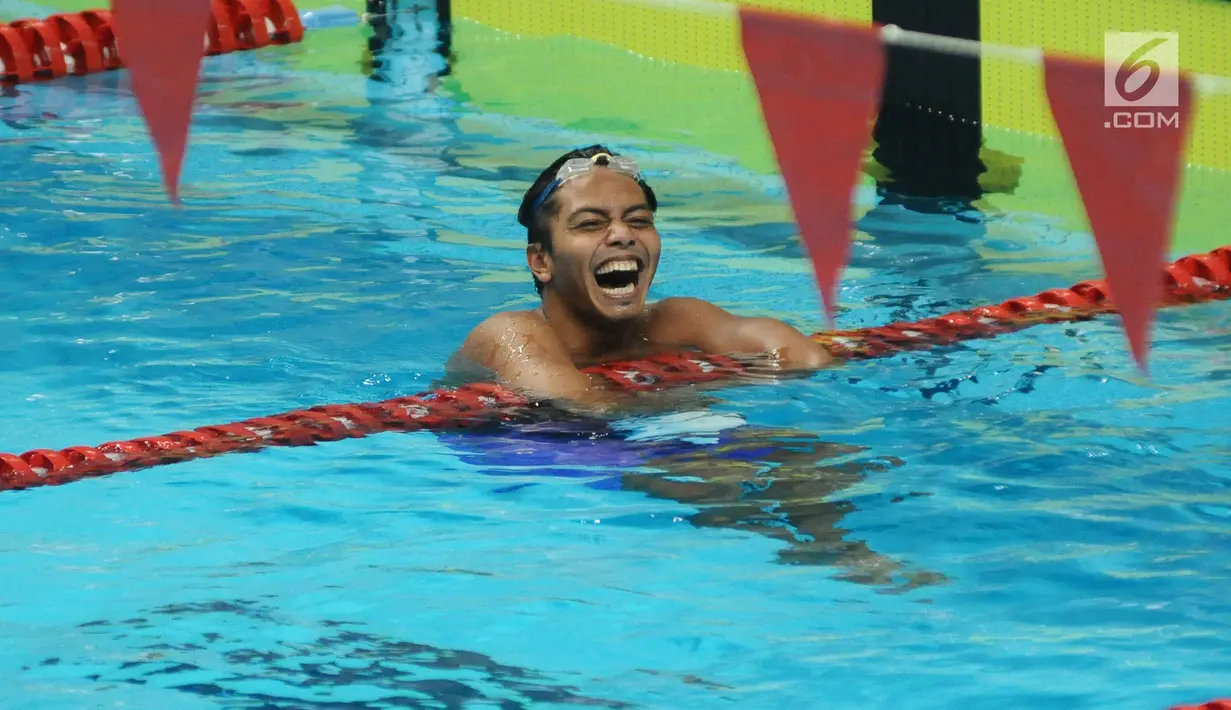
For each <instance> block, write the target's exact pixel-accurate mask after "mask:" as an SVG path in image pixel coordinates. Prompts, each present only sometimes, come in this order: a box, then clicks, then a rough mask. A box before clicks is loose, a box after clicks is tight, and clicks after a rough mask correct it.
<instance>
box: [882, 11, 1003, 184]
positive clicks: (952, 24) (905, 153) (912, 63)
mask: <svg viewBox="0 0 1231 710" xmlns="http://www.w3.org/2000/svg"><path fill="white" fill-rule="evenodd" d="M979 1H980V0H927V1H926V2H921V1H920V0H873V2H872V19H873V21H875V22H877V23H883V24H894V25H897V26H898V27H901V28H902V29H904V30H914V31H917V32H926V33H929V34H936V35H944V36H947V37H957V38H961V39H971V40H978V39H979ZM886 69H887V71H886V75H885V91H884V100H883V102H882V105H881V111H880V115H879V117H878V119H877V123H876V128H875V133H874V136H875V139H876V142H877V148H876V150H875V151H874V152H873V157H874V158H875V159H876V162H878V163H879V164H880V165H881V166H882V167H884V168H887V169H888V170H889V173H890V176H889V177H888V178H886V179H884V180H882V181H881V183H880V187H882V188H883V189H884V190H885V191H887V192H889V193H893V194H896V195H899V196H902V197H906V198H911V197H921V198H933V197H953V198H958V199H962V200H968V199H977V198H978V197H979V196H981V195H982V194H983V191H982V189H981V188H980V186H979V181H978V180H979V175H980V174H981V173H982V172H983V171H984V170H985V166H984V165H983V163H982V161H980V159H979V149H980V147H981V146H982V143H983V130H982V119H983V116H982V108H981V90H980V63H979V60H978V59H975V58H971V57H960V56H955V55H951V54H943V53H940V52H934V51H926V50H919V49H910V48H906V47H896V46H890V47H889V48H888V65H887V67H886Z"/></svg>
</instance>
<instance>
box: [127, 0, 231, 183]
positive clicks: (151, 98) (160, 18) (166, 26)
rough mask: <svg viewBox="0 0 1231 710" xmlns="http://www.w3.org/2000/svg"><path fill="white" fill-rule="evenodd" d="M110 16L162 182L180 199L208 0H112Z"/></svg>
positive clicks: (208, 13) (207, 21)
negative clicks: (157, 158) (146, 127)
mask: <svg viewBox="0 0 1231 710" xmlns="http://www.w3.org/2000/svg"><path fill="white" fill-rule="evenodd" d="M111 15H112V22H113V23H114V25H115V36H116V44H117V45H118V46H119V48H120V53H121V56H123V58H124V65H125V66H126V67H128V71H129V75H130V76H131V81H132V90H133V95H134V96H136V98H137V103H138V104H139V105H140V106H141V112H142V113H143V114H144V115H145V122H146V124H147V125H148V126H149V130H150V136H151V137H152V138H153V140H154V147H155V148H157V150H158V154H159V157H160V158H161V163H162V181H163V186H164V187H165V188H166V190H167V194H168V195H169V196H170V197H171V200H172V201H173V202H176V203H178V202H179V179H180V166H181V165H182V163H183V160H184V150H185V149H186V148H187V146H188V128H189V125H190V124H191V122H192V106H193V103H194V101H195V99H196V92H197V78H198V74H199V72H200V70H201V57H202V56H203V55H204V53H205V52H204V38H205V33H206V30H207V29H208V27H209V17H210V0H111Z"/></svg>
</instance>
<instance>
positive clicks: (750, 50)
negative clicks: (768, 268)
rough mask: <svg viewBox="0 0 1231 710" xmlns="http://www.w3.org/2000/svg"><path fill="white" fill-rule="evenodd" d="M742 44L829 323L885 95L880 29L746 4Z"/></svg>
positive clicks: (742, 17) (742, 15)
mask: <svg viewBox="0 0 1231 710" xmlns="http://www.w3.org/2000/svg"><path fill="white" fill-rule="evenodd" d="M740 20H741V24H742V31H743V44H744V54H745V55H746V56H747V58H748V65H749V67H750V68H751V69H752V76H753V79H754V81H755V82H756V87H757V92H758V93H759V94H760V97H761V111H762V114H763V115H764V117H765V124H766V127H767V128H768V129H769V135H770V138H771V140H772V141H773V144H774V151H775V153H776V155H777V158H778V167H779V169H780V170H781V171H782V177H783V179H784V180H785V181H786V187H787V194H788V195H789V196H790V200H791V207H792V209H793V210H794V212H795V221H796V222H797V223H798V224H799V232H800V236H801V237H802V238H803V241H804V245H805V246H806V247H807V250H808V256H809V257H810V258H811V259H812V267H813V269H814V270H815V272H816V279H817V283H818V285H819V286H820V289H821V297H822V299H823V300H824V304H825V316H826V318H827V319H828V320H829V322H830V324H831V325H832V323H833V319H834V311H835V309H836V302H835V299H836V295H837V284H838V274H839V272H841V270H842V269H843V268H844V267H845V266H846V262H847V259H848V258H849V256H850V248H851V193H852V192H853V191H854V189H855V185H856V183H857V181H858V179H859V172H860V169H861V167H862V163H863V154H864V151H865V150H866V149H867V147H868V144H869V143H870V139H871V127H872V121H873V119H874V118H875V116H876V111H877V108H878V107H879V106H880V101H881V87H882V84H883V82H884V76H885V49H884V45H883V43H882V42H881V38H880V30H879V29H878V28H876V27H872V26H862V25H861V26H855V25H846V24H839V23H835V22H831V21H824V20H820V19H817V18H811V17H809V18H805V17H797V16H792V15H784V14H777V13H770V12H763V11H759V10H754V9H750V8H748V7H741V8H740Z"/></svg>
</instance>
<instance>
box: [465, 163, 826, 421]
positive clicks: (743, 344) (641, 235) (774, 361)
mask: <svg viewBox="0 0 1231 710" xmlns="http://www.w3.org/2000/svg"><path fill="white" fill-rule="evenodd" d="M657 209H658V200H657V197H656V196H655V195H654V191H653V190H652V189H651V188H650V186H649V185H648V184H646V182H645V180H644V179H642V177H641V175H640V173H639V171H638V169H637V165H636V163H634V162H633V161H632V160H631V159H629V158H627V157H622V156H619V155H618V154H616V153H613V152H612V151H610V150H608V149H607V148H606V147H604V146H601V145H594V146H590V147H588V148H583V149H580V150H574V151H571V152H569V153H566V154H564V155H562V156H560V157H559V158H557V159H556V161H555V162H553V163H552V164H551V165H550V166H549V167H548V168H547V169H546V170H544V171H543V172H542V174H540V175H539V177H538V179H537V180H536V181H535V182H534V184H533V185H532V186H531V187H530V189H529V190H527V191H526V194H525V196H524V198H523V199H522V204H521V209H520V210H519V212H518V215H517V219H518V222H520V223H521V224H522V225H523V226H524V227H526V229H527V232H528V245H527V247H526V262H527V264H528V265H529V267H530V272H531V275H532V278H533V279H534V285H535V288H536V289H538V291H539V294H540V296H541V298H542V304H541V305H540V306H539V307H538V308H535V309H533V310H527V311H509V312H504V313H498V314H496V315H493V316H491V317H490V318H488V319H486V320H485V321H483V322H482V323H481V324H479V325H478V326H477V327H476V328H475V329H474V330H473V331H472V332H471V333H470V335H469V336H468V337H467V338H466V341H465V342H464V343H463V345H462V347H461V349H460V351H459V353H458V356H460V357H458V356H455V358H454V361H453V362H454V364H455V366H456V364H457V363H458V362H459V361H461V362H466V363H470V364H474V365H478V366H480V367H482V368H483V369H485V370H487V371H489V372H493V373H494V374H495V375H496V376H497V377H498V378H500V379H501V380H503V381H504V382H505V383H506V384H508V385H510V386H511V387H513V388H515V389H519V390H521V391H523V392H525V393H527V394H529V395H531V396H535V397H539V398H542V399H544V400H551V401H554V402H556V403H559V404H564V405H566V406H571V407H579V408H581V409H584V410H589V411H595V410H598V411H602V410H606V409H608V408H610V407H612V406H615V405H617V404H618V403H619V401H620V399H621V395H620V394H619V393H617V392H613V391H611V390H610V389H608V388H607V387H605V386H604V385H603V384H601V383H599V382H597V381H594V380H592V379H591V378H589V377H588V376H587V375H585V374H584V373H582V372H581V371H580V370H581V368H584V367H586V366H588V365H591V364H595V363H599V362H603V361H610V360H617V359H626V358H636V357H643V356H645V355H649V354H652V353H657V352H664V351H680V350H697V351H701V352H705V353H710V354H721V355H732V356H759V357H763V358H764V359H765V360H766V361H768V363H769V364H771V365H772V366H773V367H775V368H779V369H784V370H813V369H819V368H822V367H824V366H825V365H827V364H828V363H829V362H830V361H831V360H832V357H831V355H830V354H829V352H828V351H827V350H826V349H825V348H824V347H823V346H821V345H820V344H818V343H816V342H815V341H813V340H812V339H811V338H809V337H807V336H806V335H804V334H803V333H800V332H799V331H798V330H796V329H795V328H793V327H791V326H790V325H787V324H786V323H783V322H782V321H778V320H774V319H772V318H751V317H742V316H737V315H733V314H731V313H728V312H727V311H725V310H723V309H722V308H719V307H718V306H716V305H714V304H712V303H708V302H706V301H702V300H699V299H695V298H668V299H664V300H662V301H659V302H657V303H654V304H652V305H647V303H646V299H647V296H648V294H649V290H650V284H651V282H653V280H654V273H655V271H656V269H657V267H658V259H659V253H660V251H661V248H662V245H661V241H660V238H659V235H658V230H657V229H656V228H655V226H654V216H655V212H656V211H657Z"/></svg>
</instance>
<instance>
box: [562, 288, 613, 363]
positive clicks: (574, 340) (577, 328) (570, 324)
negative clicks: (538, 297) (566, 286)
mask: <svg viewBox="0 0 1231 710" xmlns="http://www.w3.org/2000/svg"><path fill="white" fill-rule="evenodd" d="M540 311H541V312H542V314H543V317H544V318H545V319H546V320H547V323H548V325H550V326H551V329H552V331H553V332H555V334H556V337H557V338H559V339H560V342H561V343H563V344H564V347H565V348H567V349H568V351H569V353H570V354H571V355H572V356H573V358H574V360H591V359H601V358H603V357H604V356H606V355H610V354H614V353H617V352H619V351H620V350H623V349H625V348H627V347H629V346H630V345H631V344H632V341H633V339H634V331H635V328H636V326H637V321H636V320H630V321H622V322H619V321H602V322H597V321H592V320H587V319H586V318H585V317H584V316H582V315H580V314H578V313H577V312H576V311H574V310H573V309H570V308H568V307H567V306H565V304H564V302H563V301H562V300H561V299H560V297H559V296H557V295H556V294H555V293H554V292H552V291H550V290H545V291H544V292H543V305H542V306H541V307H540Z"/></svg>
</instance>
